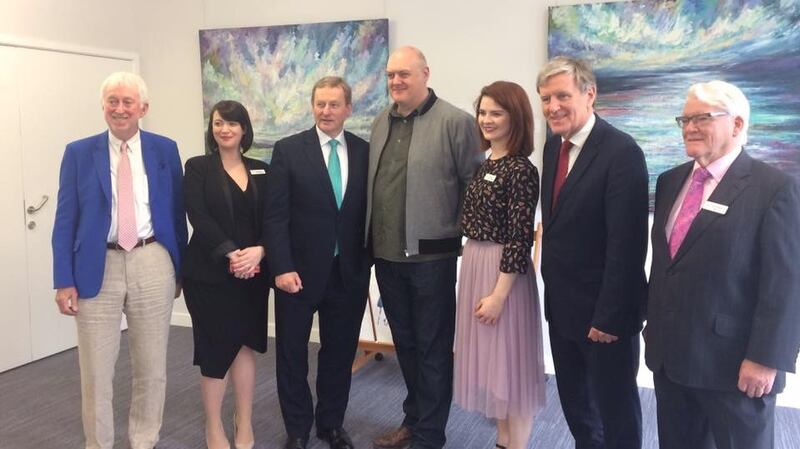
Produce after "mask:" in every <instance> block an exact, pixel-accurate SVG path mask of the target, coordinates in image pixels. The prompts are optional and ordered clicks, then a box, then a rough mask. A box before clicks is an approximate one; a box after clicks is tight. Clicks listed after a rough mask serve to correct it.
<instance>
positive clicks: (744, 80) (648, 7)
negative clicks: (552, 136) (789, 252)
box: [548, 0, 800, 207]
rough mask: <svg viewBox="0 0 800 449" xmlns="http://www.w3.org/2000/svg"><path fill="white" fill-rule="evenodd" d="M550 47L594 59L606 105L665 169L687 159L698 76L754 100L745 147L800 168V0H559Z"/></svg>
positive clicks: (608, 114)
mask: <svg viewBox="0 0 800 449" xmlns="http://www.w3.org/2000/svg"><path fill="white" fill-rule="evenodd" d="M548 52H549V55H550V56H556V55H569V56H574V57H578V58H582V59H586V60H588V61H590V62H591V64H592V66H593V67H594V71H595V75H596V76H597V84H598V99H597V105H596V110H597V113H598V114H599V115H601V116H602V117H604V118H606V119H607V120H608V121H609V122H611V123H613V124H614V125H615V126H617V127H618V128H620V129H622V130H623V131H625V132H627V133H629V134H631V135H633V136H634V137H635V138H636V140H637V142H638V143H639V145H641V147H642V149H643V150H644V151H645V155H646V157H647V167H648V170H649V172H650V192H651V207H652V197H653V192H654V190H655V181H656V178H657V177H658V175H659V174H660V173H662V172H663V171H665V170H667V169H668V168H671V167H673V166H675V165H677V164H679V163H682V162H684V161H687V160H688V158H687V156H686V154H685V152H684V148H683V140H682V137H681V130H680V129H679V128H678V126H677V125H676V123H675V120H674V117H675V116H678V115H681V112H682V109H683V104H684V101H685V99H686V91H687V89H688V88H689V86H690V85H691V84H692V83H695V82H701V81H710V80H713V79H721V80H724V81H728V82H730V83H733V84H735V85H736V86H738V87H739V88H740V89H742V91H744V93H745V95H746V96H747V97H748V99H749V101H750V107H751V118H750V131H749V138H748V142H747V144H746V145H745V149H746V150H747V151H748V152H749V153H750V154H751V155H752V156H755V157H757V158H759V159H762V160H764V161H766V162H768V163H770V164H772V165H774V166H776V167H778V168H780V169H782V170H784V171H786V172H788V173H790V174H792V175H794V176H797V177H800V95H798V92H799V91H800V0H735V1H733V0H720V1H717V0H674V1H672V0H667V1H654V0H648V1H628V2H617V3H599V4H591V5H577V6H558V7H552V8H550V10H549V34H548Z"/></svg>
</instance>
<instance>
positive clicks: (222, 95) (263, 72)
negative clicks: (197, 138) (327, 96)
mask: <svg viewBox="0 0 800 449" xmlns="http://www.w3.org/2000/svg"><path fill="white" fill-rule="evenodd" d="M388 41H389V22H388V20H386V19H378V20H358V21H347V22H330V23H314V24H304V25H282V26H267V27H255V28H226V29H214V30H201V31H200V65H201V70H202V81H203V119H204V126H205V123H208V118H209V112H210V110H211V108H212V107H213V106H214V104H215V103H216V102H217V101H220V100H237V101H239V102H241V103H242V104H243V105H244V106H245V107H246V108H247V110H248V112H249V113H250V118H251V120H252V121H253V131H254V134H255V139H254V144H253V149H252V150H251V152H249V153H248V156H251V157H257V158H259V159H262V160H265V161H267V162H269V160H270V158H271V154H272V146H273V144H274V143H275V141H277V140H279V139H281V138H283V137H286V136H289V135H291V134H295V133H297V132H300V131H302V130H305V129H308V128H310V127H311V126H312V125H313V123H314V122H313V117H312V114H311V88H312V86H313V85H314V83H315V82H316V81H317V80H318V79H320V78H322V77H323V76H327V75H338V76H341V77H343V78H344V79H345V80H346V81H347V82H348V84H350V86H351V87H352V89H353V115H352V116H351V117H350V119H348V121H347V123H346V124H345V127H346V128H347V129H348V130H349V131H351V132H353V133H355V134H357V135H359V136H361V137H364V138H368V137H369V128H370V124H371V122H372V119H373V118H374V117H375V115H377V113H378V112H379V111H380V110H381V109H382V108H383V107H385V106H386V105H387V104H388V96H387V91H386V82H385V67H386V60H387V58H388V51H389V45H388ZM204 129H205V128H204Z"/></svg>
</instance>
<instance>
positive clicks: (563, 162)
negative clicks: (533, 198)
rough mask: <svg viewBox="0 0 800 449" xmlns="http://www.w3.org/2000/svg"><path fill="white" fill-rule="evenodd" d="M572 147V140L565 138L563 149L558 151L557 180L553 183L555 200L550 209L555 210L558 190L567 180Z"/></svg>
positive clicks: (562, 144)
mask: <svg viewBox="0 0 800 449" xmlns="http://www.w3.org/2000/svg"><path fill="white" fill-rule="evenodd" d="M570 148H572V142H570V141H569V140H565V141H564V142H562V143H561V150H560V151H559V152H558V166H556V180H555V183H554V184H553V202H552V205H551V206H550V210H551V211H552V210H555V208H556V200H558V192H560V191H561V186H563V185H564V181H566V180H567V169H568V168H569V150H570Z"/></svg>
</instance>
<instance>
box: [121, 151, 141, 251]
mask: <svg viewBox="0 0 800 449" xmlns="http://www.w3.org/2000/svg"><path fill="white" fill-rule="evenodd" d="M138 238H139V236H138V231H137V229H136V211H135V210H134V205H133V175H131V161H130V159H129V158H128V144H127V143H125V142H122V145H120V147H119V164H117V244H119V246H121V247H122V248H123V249H124V250H125V251H130V250H132V249H133V248H134V247H135V246H136V243H137V241H138Z"/></svg>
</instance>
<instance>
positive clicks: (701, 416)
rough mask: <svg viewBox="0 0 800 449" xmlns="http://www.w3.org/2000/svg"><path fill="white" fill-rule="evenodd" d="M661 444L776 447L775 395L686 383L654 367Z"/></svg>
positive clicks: (711, 448) (680, 448)
mask: <svg viewBox="0 0 800 449" xmlns="http://www.w3.org/2000/svg"><path fill="white" fill-rule="evenodd" d="M653 382H654V384H655V387H656V401H657V410H658V444H659V447H660V448H661V449H772V448H773V447H774V445H775V395H774V394H769V395H766V396H762V397H760V398H752V399H751V398H748V397H747V395H746V394H744V393H742V392H740V391H738V390H737V391H716V390H706V389H701V388H692V387H686V386H683V385H680V384H677V383H675V382H673V381H671V380H670V379H669V377H668V375H667V374H666V373H664V371H659V372H657V373H653Z"/></svg>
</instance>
